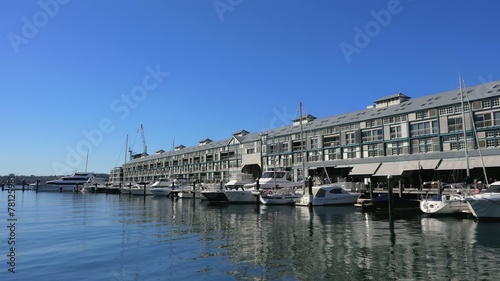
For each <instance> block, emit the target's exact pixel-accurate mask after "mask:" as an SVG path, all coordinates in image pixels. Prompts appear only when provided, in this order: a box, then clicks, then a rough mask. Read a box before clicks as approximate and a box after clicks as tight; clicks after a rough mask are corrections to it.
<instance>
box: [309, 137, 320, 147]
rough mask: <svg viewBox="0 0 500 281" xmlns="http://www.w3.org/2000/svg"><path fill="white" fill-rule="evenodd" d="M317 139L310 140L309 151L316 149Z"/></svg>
mask: <svg viewBox="0 0 500 281" xmlns="http://www.w3.org/2000/svg"><path fill="white" fill-rule="evenodd" d="M318 147H319V146H318V139H317V138H314V139H311V149H314V148H318Z"/></svg>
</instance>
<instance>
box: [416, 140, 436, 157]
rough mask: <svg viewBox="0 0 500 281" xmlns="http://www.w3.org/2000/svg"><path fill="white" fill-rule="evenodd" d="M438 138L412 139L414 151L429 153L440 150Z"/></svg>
mask: <svg viewBox="0 0 500 281" xmlns="http://www.w3.org/2000/svg"><path fill="white" fill-rule="evenodd" d="M438 147H439V146H438V145H437V138H425V139H418V140H413V141H412V151H413V153H429V152H433V151H438Z"/></svg>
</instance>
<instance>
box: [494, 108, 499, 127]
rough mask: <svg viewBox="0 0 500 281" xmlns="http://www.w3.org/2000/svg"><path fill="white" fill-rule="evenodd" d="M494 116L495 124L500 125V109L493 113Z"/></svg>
mask: <svg viewBox="0 0 500 281" xmlns="http://www.w3.org/2000/svg"><path fill="white" fill-rule="evenodd" d="M493 117H494V118H495V120H493V123H494V124H495V126H500V111H497V112H495V113H493Z"/></svg>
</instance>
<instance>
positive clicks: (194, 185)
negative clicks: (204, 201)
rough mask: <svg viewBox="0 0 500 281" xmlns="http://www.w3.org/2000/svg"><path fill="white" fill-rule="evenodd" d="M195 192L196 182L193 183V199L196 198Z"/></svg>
mask: <svg viewBox="0 0 500 281" xmlns="http://www.w3.org/2000/svg"><path fill="white" fill-rule="evenodd" d="M195 190H196V180H194V181H193V190H192V192H193V199H195V198H196V195H195Z"/></svg>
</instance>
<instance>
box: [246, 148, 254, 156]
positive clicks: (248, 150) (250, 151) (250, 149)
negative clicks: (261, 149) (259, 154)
mask: <svg viewBox="0 0 500 281" xmlns="http://www.w3.org/2000/svg"><path fill="white" fill-rule="evenodd" d="M253 153H255V147H249V148H247V154H253Z"/></svg>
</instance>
